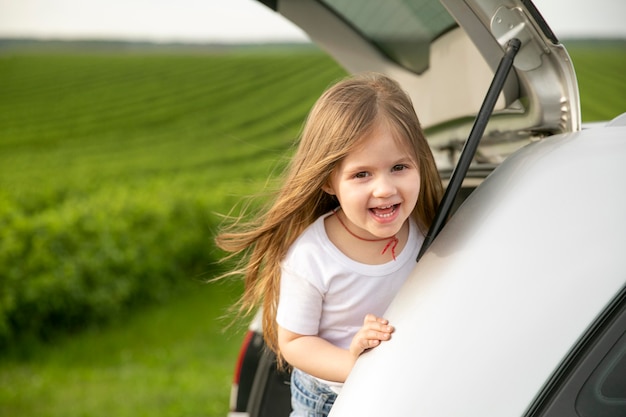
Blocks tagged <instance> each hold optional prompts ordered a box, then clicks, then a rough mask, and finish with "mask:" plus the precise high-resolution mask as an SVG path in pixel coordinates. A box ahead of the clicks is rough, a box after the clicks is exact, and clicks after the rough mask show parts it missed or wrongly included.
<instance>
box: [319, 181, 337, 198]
mask: <svg viewBox="0 0 626 417" xmlns="http://www.w3.org/2000/svg"><path fill="white" fill-rule="evenodd" d="M322 190H323V191H324V192H326V194H330V195H335V190H333V187H332V185H330V181H328V182H327V183H326V184H324V185H322Z"/></svg>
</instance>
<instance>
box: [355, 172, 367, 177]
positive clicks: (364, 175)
mask: <svg viewBox="0 0 626 417" xmlns="http://www.w3.org/2000/svg"><path fill="white" fill-rule="evenodd" d="M368 176H369V173H367V172H365V171H362V172H357V173H356V174H354V178H366V177H368Z"/></svg>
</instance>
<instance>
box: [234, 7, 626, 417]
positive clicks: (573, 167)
mask: <svg viewBox="0 0 626 417" xmlns="http://www.w3.org/2000/svg"><path fill="white" fill-rule="evenodd" d="M263 3H265V4H266V5H268V6H270V7H273V8H274V9H275V10H276V11H277V12H279V13H281V14H282V15H284V16H285V17H286V18H288V19H290V20H291V21H293V22H294V23H296V24H297V25H299V26H300V27H301V28H303V29H304V30H305V31H306V32H307V33H308V34H309V36H310V37H311V39H312V40H313V41H314V42H316V43H317V44H318V45H320V46H321V47H322V48H324V49H325V50H326V51H327V52H328V53H329V54H330V55H332V56H333V57H334V58H335V59H336V60H337V61H338V62H339V63H340V64H342V65H343V66H344V67H345V68H346V69H347V70H348V71H349V72H361V71H378V72H383V73H386V74H388V75H390V76H391V77H393V78H395V79H396V80H398V81H399V82H400V83H401V84H402V86H403V87H404V89H405V90H406V91H407V92H408V93H409V94H410V95H411V97H412V99H413V102H414V105H415V109H416V112H417V114H418V116H419V118H420V120H421V122H422V124H423V127H424V128H425V132H426V137H427V139H428V140H429V143H430V145H431V147H432V149H433V152H434V153H435V155H436V159H437V163H438V167H439V169H440V173H441V176H442V178H443V179H444V181H445V182H446V184H447V185H448V187H447V191H446V196H445V197H444V201H442V203H441V207H440V210H441V211H440V214H439V216H438V220H437V221H436V224H435V225H434V226H433V228H431V231H430V232H429V235H428V236H427V241H426V243H425V246H424V248H423V249H424V251H423V253H422V254H420V258H419V260H418V262H417V263H416V267H415V270H414V272H413V274H412V275H411V276H410V277H409V278H408V280H407V282H406V284H405V285H404V287H403V288H402V289H401V291H400V292H399V294H398V295H397V297H396V298H395V300H394V301H393V302H392V304H391V306H390V307H389V310H388V311H387V313H386V314H385V317H386V318H388V319H389V320H390V322H391V323H393V324H394V326H395V327H396V332H395V333H394V334H393V337H392V340H391V341H389V342H386V343H383V344H382V345H381V346H379V347H378V348H376V349H373V350H371V351H369V352H367V353H365V354H363V355H362V356H361V358H360V359H359V360H358V361H357V364H356V366H355V368H354V369H353V371H352V372H351V374H350V376H349V377H348V380H347V381H346V383H345V385H344V387H343V389H342V391H341V393H340V394H339V397H338V398H337V402H336V403H335V405H334V407H333V409H332V411H331V417H349V416H350V417H352V416H429V417H433V416H442V417H444V416H445V417H448V416H480V417H484V416H494V417H495V416H497V417H503V416H516V417H521V416H525V417H530V416H533V417H536V416H545V417H548V416H559V417H560V416H580V417H598V416H607V417H618V416H620V417H624V416H626V334H625V332H626V114H623V115H622V116H620V117H618V118H616V119H615V120H613V121H611V122H608V123H606V124H594V126H593V128H590V129H582V127H581V122H580V119H581V117H580V102H579V96H578V88H577V83H576V77H575V72H574V69H573V67H572V63H571V61H570V59H569V56H568V54H567V51H566V50H565V48H564V47H563V45H562V44H561V43H559V41H558V39H557V37H556V36H555V35H554V34H553V33H552V31H551V30H550V29H549V27H548V25H547V24H546V22H545V21H544V20H543V18H542V17H541V15H540V13H539V11H537V9H536V8H535V6H534V5H533V4H532V2H531V1H528V0H464V1H461V0H396V1H379V0H360V1H357V0H353V1H349V0H278V1H264V2H263ZM625 110H626V109H625ZM468 138H469V139H468ZM466 140H467V142H466ZM250 329H251V331H250V333H249V334H248V336H247V338H246V341H245V343H244V344H243V346H242V351H241V356H240V361H239V362H238V364H239V365H238V367H237V369H236V376H237V377H236V380H235V385H234V386H233V394H232V398H231V399H232V404H231V409H232V412H231V415H232V416H237V415H240V416H250V417H257V416H263V417H266V416H272V417H281V416H287V415H288V414H289V411H290V405H289V387H288V383H289V378H288V375H285V374H281V373H277V371H276V367H275V365H274V358H273V356H272V355H271V354H270V353H268V352H267V351H266V350H264V348H263V341H262V333H261V329H260V327H259V325H258V323H253V324H252V326H251V328H250Z"/></svg>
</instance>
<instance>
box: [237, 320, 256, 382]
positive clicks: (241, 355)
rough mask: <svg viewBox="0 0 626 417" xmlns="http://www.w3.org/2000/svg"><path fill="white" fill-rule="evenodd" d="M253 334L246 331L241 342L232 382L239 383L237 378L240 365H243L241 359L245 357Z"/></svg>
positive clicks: (239, 373) (238, 377)
mask: <svg viewBox="0 0 626 417" xmlns="http://www.w3.org/2000/svg"><path fill="white" fill-rule="evenodd" d="M253 336H254V332H253V331H251V330H250V331H248V332H247V333H246V335H245V337H244V338H243V342H242V343H241V349H239V357H238V358H237V367H236V368H235V375H233V383H234V384H239V380H240V378H241V367H242V365H243V359H244V358H245V357H246V352H247V350H248V347H249V346H250V342H251V341H252V337H253Z"/></svg>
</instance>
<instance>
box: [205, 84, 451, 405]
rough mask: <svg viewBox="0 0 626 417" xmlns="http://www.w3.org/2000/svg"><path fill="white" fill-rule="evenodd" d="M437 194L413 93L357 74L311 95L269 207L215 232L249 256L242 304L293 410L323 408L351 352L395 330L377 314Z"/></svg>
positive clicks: (403, 270)
mask: <svg viewBox="0 0 626 417" xmlns="http://www.w3.org/2000/svg"><path fill="white" fill-rule="evenodd" d="M441 194H442V186H441V181H440V178H439V175H438V172H437V169H436V166H435V162H434V159H433V156H432V153H431V151H430V148H429V147H428V144H427V142H426V140H425V139H424V135H423V133H422V130H421V127H420V124H419V121H418V119H417V116H416V115H415V111H414V109H413V105H412V103H411V101H410V99H409V97H408V96H407V94H406V93H404V92H403V91H402V89H401V88H400V86H399V85H398V84H397V83H396V82H395V81H393V80H391V79H389V78H387V77H386V76H384V75H380V74H362V75H359V76H354V77H350V78H347V79H345V80H342V81H340V82H339V83H337V84H335V85H334V86H331V87H330V88H329V89H328V90H327V91H326V92H325V93H324V94H323V95H322V96H321V97H320V98H319V99H318V101H317V103H316V104H315V105H314V107H313V108H312V110H311V111H310V113H309V115H308V118H307V120H306V123H305V125H304V128H303V131H302V134H301V137H300V141H299V144H298V148H297V151H296V153H295V155H294V157H293V159H292V160H291V163H290V166H289V168H288V170H287V172H286V176H285V178H284V182H283V185H282V187H281V189H280V190H279V192H278V195H277V196H276V198H275V200H274V201H273V202H272V204H271V205H270V206H269V209H267V210H266V211H265V212H264V214H263V215H262V216H261V217H260V218H258V219H257V221H256V222H254V223H249V224H245V225H242V224H239V223H236V224H234V225H232V226H231V227H230V228H229V229H228V230H225V231H224V232H223V233H221V234H220V235H219V236H218V238H217V244H218V246H219V247H220V248H222V249H224V250H226V251H228V252H230V253H231V254H232V255H238V254H243V255H245V256H244V260H243V264H242V267H241V268H240V269H239V270H237V271H234V272H233V274H242V275H243V276H244V277H245V291H244V294H243V297H242V299H241V301H240V307H241V309H242V311H244V312H251V311H252V310H253V309H254V308H255V307H257V306H261V307H262V308H263V331H264V337H265V340H266V343H267V345H268V346H269V347H270V348H271V349H272V350H273V351H274V352H275V353H276V356H277V358H278V361H279V365H281V366H282V365H284V364H285V362H287V363H288V364H289V365H290V366H291V367H292V368H293V371H292V377H291V378H292V384H291V392H292V408H293V412H292V414H291V416H292V417H296V416H305V415H306V416H309V415H316V416H326V415H328V413H329V412H330V407H331V406H332V404H333V403H334V401H335V397H336V395H337V393H338V392H339V390H340V387H341V385H342V383H343V382H344V381H345V379H346V377H347V376H348V374H349V372H350V370H351V369H352V367H353V365H354V363H355V361H356V360H357V358H358V357H359V355H361V353H363V352H364V351H366V350H367V349H371V348H374V347H376V346H378V345H380V343H381V342H384V341H387V340H389V339H390V338H391V334H392V333H393V331H394V328H393V326H391V325H390V323H388V321H387V320H385V319H384V318H382V317H381V316H382V315H383V313H384V312H385V310H386V309H387V307H388V305H389V303H390V302H391V300H392V298H393V297H394V295H395V293H396V292H397V290H398V289H399V288H400V286H401V285H402V283H403V282H404V280H405V279H406V277H407V276H408V274H409V273H410V271H411V270H412V269H413V268H414V266H415V262H416V257H417V254H418V252H419V249H420V246H421V243H422V242H423V239H424V234H425V233H426V232H427V231H428V228H429V226H430V223H431V222H432V220H433V218H434V216H435V211H436V207H437V204H438V202H439V200H440V197H441ZM315 410H317V414H316V411H315Z"/></svg>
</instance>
